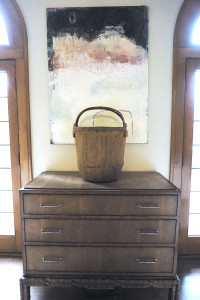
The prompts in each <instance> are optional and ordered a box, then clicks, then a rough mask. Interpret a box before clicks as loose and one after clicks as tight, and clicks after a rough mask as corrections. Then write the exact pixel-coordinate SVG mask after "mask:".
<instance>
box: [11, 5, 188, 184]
mask: <svg viewBox="0 0 200 300" xmlns="http://www.w3.org/2000/svg"><path fill="white" fill-rule="evenodd" d="M17 2H18V4H19V6H20V8H21V11H22V13H23V16H24V19H25V23H26V26H27V32H28V42H29V74H30V78H29V79H30V109H31V132H32V155H33V175H34V177H35V176H36V175H38V174H39V173H40V172H43V171H44V170H77V165H76V153H75V146H74V145H51V144H50V142H49V140H50V133H49V102H48V72H47V46H46V8H47V7H72V6H115V5H116V6H121V5H126V6H128V5H132V6H134V5H147V6H149V121H148V123H149V142H148V144H127V145H126V150H125V162H124V168H123V170H127V171H143V170H146V171H149V170H156V171H158V172H160V173H161V174H163V175H164V176H166V177H167V178H168V177H169V160H170V131H171V94H172V91H171V89H172V58H173V33H174V27H175V22H176V18H177V14H178V11H179V9H180V7H181V4H182V2H183V0H123V1H122V0H101V1H100V0H42V1H41V0H17Z"/></svg>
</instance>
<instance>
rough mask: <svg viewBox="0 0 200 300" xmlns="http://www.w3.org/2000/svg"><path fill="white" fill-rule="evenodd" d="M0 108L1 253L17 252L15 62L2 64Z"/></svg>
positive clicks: (18, 242)
mask: <svg viewBox="0 0 200 300" xmlns="http://www.w3.org/2000/svg"><path fill="white" fill-rule="evenodd" d="M0 108H1V109H0V157H1V158H0V252H7V251H14V252H17V251H19V249H20V213H19V196H18V190H19V188H20V165H19V159H18V157H19V134H18V117H17V99H16V86H15V62H14V61H0Z"/></svg>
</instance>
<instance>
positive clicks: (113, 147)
mask: <svg viewBox="0 0 200 300" xmlns="http://www.w3.org/2000/svg"><path fill="white" fill-rule="evenodd" d="M89 110H108V111H111V112H113V113H115V114H117V115H118V116H119V117H120V118H121V120H122V123H123V126H122V127H95V126H94V127H79V126H78V122H79V119H80V117H81V115H82V114H83V113H85V112H86V111H89ZM126 127H127V125H126V123H125V121H124V117H123V115H122V114H121V113H120V112H119V111H118V110H116V109H113V108H111V107H106V106H94V107H88V108H86V109H84V110H83V111H81V112H80V113H79V115H78V116H77V119H76V121H75V123H74V127H73V137H74V138H75V145H76V155H77V165H78V169H79V172H80V174H81V176H82V177H83V178H84V179H85V180H87V181H92V182H108V181H114V180H117V179H118V178H119V175H120V172H121V169H122V166H123V164H124V149H125V140H126V137H127V129H126Z"/></svg>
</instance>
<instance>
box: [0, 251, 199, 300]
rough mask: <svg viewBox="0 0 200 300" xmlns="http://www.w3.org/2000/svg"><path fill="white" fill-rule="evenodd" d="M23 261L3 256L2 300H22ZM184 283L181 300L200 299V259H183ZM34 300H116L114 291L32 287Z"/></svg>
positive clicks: (161, 294) (139, 298) (141, 299)
mask: <svg viewBox="0 0 200 300" xmlns="http://www.w3.org/2000/svg"><path fill="white" fill-rule="evenodd" d="M21 274H22V261H21V259H20V258H6V257H4V258H2V257H0V299H1V300H20V292H19V278H20V277H21ZM178 276H179V278H180V280H181V286H180V293H179V300H200V257H182V258H179V261H178ZM116 295H117V300H132V299H134V300H167V299H168V291H167V290H163V289H162V290H161V289H143V290H139V289H137V290H135V291H133V290H128V291H124V290H117V292H116ZM31 300H114V292H113V291H112V290H111V291H86V290H83V289H81V290H67V289H55V288H36V287H33V288H31Z"/></svg>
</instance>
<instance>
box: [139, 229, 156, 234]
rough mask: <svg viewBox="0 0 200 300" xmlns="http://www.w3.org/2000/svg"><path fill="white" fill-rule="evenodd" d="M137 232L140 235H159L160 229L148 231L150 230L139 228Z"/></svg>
mask: <svg viewBox="0 0 200 300" xmlns="http://www.w3.org/2000/svg"><path fill="white" fill-rule="evenodd" d="M137 233H138V234H139V235H159V230H154V231H153V230H152V231H150V230H149V231H148V230H137Z"/></svg>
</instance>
